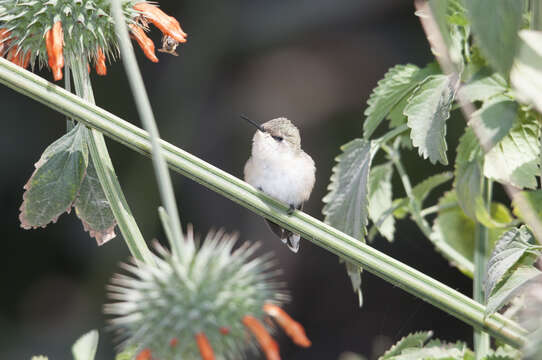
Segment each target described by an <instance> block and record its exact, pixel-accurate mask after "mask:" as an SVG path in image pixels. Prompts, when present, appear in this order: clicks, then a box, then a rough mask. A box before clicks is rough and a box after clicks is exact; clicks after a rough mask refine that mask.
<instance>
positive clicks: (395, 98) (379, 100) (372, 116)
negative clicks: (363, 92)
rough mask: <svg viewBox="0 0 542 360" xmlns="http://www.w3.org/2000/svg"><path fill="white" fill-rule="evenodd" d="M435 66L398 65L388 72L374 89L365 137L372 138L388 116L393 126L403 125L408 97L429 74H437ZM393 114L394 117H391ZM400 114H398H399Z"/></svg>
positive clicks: (369, 101)
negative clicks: (402, 119)
mask: <svg viewBox="0 0 542 360" xmlns="http://www.w3.org/2000/svg"><path fill="white" fill-rule="evenodd" d="M437 71H438V70H437V68H436V66H434V65H428V66H427V67H426V68H424V69H420V68H419V67H417V66H416V65H411V64H407V65H396V66H394V67H392V68H391V69H389V70H388V72H387V73H386V74H385V75H384V78H383V79H382V80H380V81H379V82H378V85H377V86H376V88H374V89H373V92H372V93H371V96H370V97H369V100H368V101H367V105H368V107H367V109H365V113H364V115H365V116H366V117H367V118H366V119H365V122H364V123H363V134H364V135H363V136H364V138H365V139H368V138H369V137H371V135H372V134H373V132H374V131H375V130H376V128H377V127H378V125H379V124H380V123H381V122H382V120H384V119H385V118H386V116H388V114H390V115H389V116H388V118H390V119H392V126H397V125H400V124H401V123H402V121H401V118H404V116H403V114H402V113H403V109H404V106H405V104H406V99H407V98H408V95H409V94H410V93H411V92H412V90H414V88H415V87H416V86H417V85H418V83H419V82H420V81H422V80H423V79H425V78H426V77H427V76H428V75H429V74H432V73H435V72H437ZM392 113H393V115H391V114H392ZM397 113H398V114H397Z"/></svg>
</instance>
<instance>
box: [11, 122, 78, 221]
mask: <svg viewBox="0 0 542 360" xmlns="http://www.w3.org/2000/svg"><path fill="white" fill-rule="evenodd" d="M86 132H87V129H86V128H85V127H84V126H81V125H77V126H76V127H74V128H73V129H72V130H71V131H70V132H69V133H67V134H65V135H64V136H62V137H61V138H60V139H58V140H56V141H55V142H54V143H52V144H51V145H50V146H49V147H48V148H47V149H46V150H45V151H44V152H43V154H42V156H41V158H40V160H39V161H38V162H37V163H36V164H35V167H36V170H35V171H34V173H33V174H32V176H31V177H30V179H29V180H28V182H27V183H26V185H25V186H24V189H25V190H26V191H25V193H24V195H23V204H22V205H21V208H20V210H21V214H20V215H19V219H20V221H21V227H23V228H25V229H31V228H37V227H40V226H42V227H44V226H46V225H47V224H49V223H50V222H51V221H52V222H56V220H57V219H58V217H59V216H60V215H61V214H62V213H64V212H66V211H70V208H71V206H72V204H73V202H74V200H75V198H76V196H77V194H78V192H79V188H80V186H81V182H82V180H83V177H84V176H85V169H86V167H87V164H88V148H87V145H86V142H85V139H86Z"/></svg>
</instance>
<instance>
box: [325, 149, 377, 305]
mask: <svg viewBox="0 0 542 360" xmlns="http://www.w3.org/2000/svg"><path fill="white" fill-rule="evenodd" d="M341 150H342V151H343V153H342V154H341V155H339V156H338V157H337V158H336V159H335V160H336V161H337V165H335V167H333V175H332V176H331V182H330V184H329V186H328V190H329V192H328V194H327V195H326V196H325V197H324V198H323V199H322V200H323V201H324V203H325V206H324V208H323V209H322V213H323V214H324V215H325V219H324V221H325V222H326V223H327V224H330V225H331V226H334V227H336V228H337V229H339V230H341V231H343V232H345V233H346V234H348V235H350V236H352V237H354V238H356V239H358V240H360V241H363V242H365V227H366V226H367V218H368V205H369V204H368V193H369V170H370V168H371V162H372V160H373V156H374V154H375V151H376V145H374V144H373V143H372V142H370V141H366V140H363V139H355V140H353V141H351V142H349V143H347V144H345V145H343V146H342V147H341ZM346 265H347V272H348V274H349V276H350V279H351V281H352V286H353V287H354V291H355V292H356V293H357V294H358V298H359V302H360V306H361V304H362V295H361V277H360V275H359V274H360V272H361V268H359V267H357V266H352V265H351V264H348V263H347V264H346Z"/></svg>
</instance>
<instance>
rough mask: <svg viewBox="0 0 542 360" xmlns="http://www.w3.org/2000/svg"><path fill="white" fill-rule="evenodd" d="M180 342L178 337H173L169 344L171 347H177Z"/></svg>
mask: <svg viewBox="0 0 542 360" xmlns="http://www.w3.org/2000/svg"><path fill="white" fill-rule="evenodd" d="M178 344H179V340H178V339H177V338H176V337H174V338H171V340H169V346H171V347H175V346H177V345H178Z"/></svg>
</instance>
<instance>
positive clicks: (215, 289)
mask: <svg viewBox="0 0 542 360" xmlns="http://www.w3.org/2000/svg"><path fill="white" fill-rule="evenodd" d="M235 242H236V236H234V235H228V234H225V233H224V232H223V231H218V232H210V233H209V234H208V235H207V237H206V238H205V241H204V242H203V245H202V246H201V247H200V248H199V249H196V247H195V246H194V245H193V244H194V243H195V241H194V237H193V232H192V230H191V228H189V231H188V234H187V239H186V241H185V242H184V243H183V254H182V255H181V258H177V257H175V256H173V255H171V254H170V253H168V252H167V251H166V250H165V249H163V248H162V247H160V246H159V245H157V246H156V249H157V252H158V253H159V254H160V257H158V256H156V258H155V260H156V265H150V264H146V263H141V262H139V261H135V260H134V261H133V264H123V265H122V267H123V268H124V269H125V270H127V271H128V272H129V273H131V275H130V276H127V275H121V274H117V275H115V276H114V277H113V278H112V280H111V285H109V286H108V290H109V292H110V293H109V297H110V298H111V299H113V300H115V302H112V303H110V304H106V305H105V307H104V310H105V312H106V313H107V314H109V315H113V316H115V317H114V318H113V319H111V324H112V327H113V328H114V329H116V330H117V331H118V332H119V335H120V336H121V337H122V339H123V341H122V343H121V348H123V349H134V348H135V350H136V351H135V353H137V354H138V355H137V359H138V360H150V359H160V360H168V359H199V358H202V359H204V360H212V359H215V356H216V357H217V358H226V359H240V358H243V357H244V356H243V353H244V352H245V350H247V349H248V348H257V346H256V345H257V344H259V347H260V348H261V349H262V351H263V352H264V354H265V355H266V357H267V359H268V360H277V359H280V355H279V347H278V344H277V343H276V342H275V340H273V338H272V337H271V335H270V333H269V332H268V327H267V326H269V325H270V323H271V319H274V320H275V322H276V323H277V324H278V325H279V326H280V327H281V328H282V329H283V330H284V331H285V332H286V334H287V335H288V336H290V338H291V339H292V340H293V341H294V343H296V344H297V345H299V346H302V347H308V346H310V345H311V342H310V340H309V339H308V338H307V336H306V334H305V330H304V329H303V327H302V326H301V324H299V323H298V322H296V321H295V320H293V319H292V318H291V317H290V316H289V315H288V314H287V313H286V312H285V311H284V310H282V309H281V308H280V307H279V305H280V304H281V303H282V302H283V301H284V300H286V299H287V296H286V295H285V293H284V292H283V290H282V289H283V284H282V283H280V282H277V281H276V280H275V278H276V275H277V271H276V270H273V269H274V263H273V261H272V259H271V257H270V256H264V257H256V258H252V255H253V253H254V251H255V250H256V248H257V246H256V245H252V246H250V245H248V244H247V243H245V244H243V245H242V246H241V247H239V248H238V249H237V250H235V251H232V249H233V246H234V244H235ZM264 324H265V325H264ZM266 325H267V326H266ZM271 325H272V323H271Z"/></svg>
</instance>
